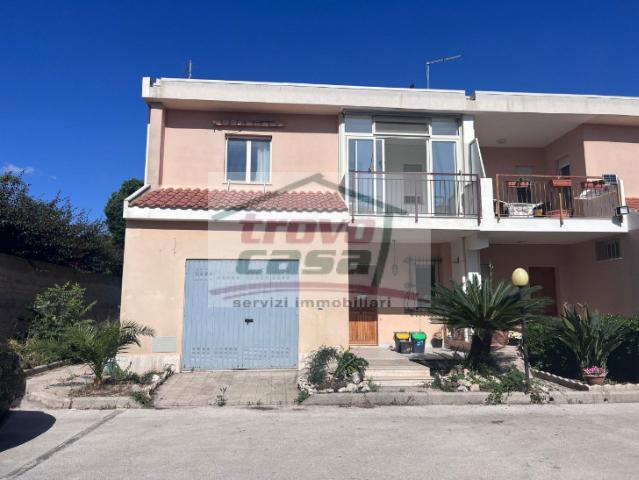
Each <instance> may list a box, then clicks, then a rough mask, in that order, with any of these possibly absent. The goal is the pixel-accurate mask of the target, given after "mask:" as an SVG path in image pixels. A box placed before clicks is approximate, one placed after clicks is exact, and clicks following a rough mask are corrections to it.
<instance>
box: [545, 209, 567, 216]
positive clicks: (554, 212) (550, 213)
mask: <svg viewBox="0 0 639 480" xmlns="http://www.w3.org/2000/svg"><path fill="white" fill-rule="evenodd" d="M546 216H548V217H553V218H559V217H570V216H571V213H570V210H566V209H565V208H564V209H563V210H559V209H557V210H548V212H546Z"/></svg>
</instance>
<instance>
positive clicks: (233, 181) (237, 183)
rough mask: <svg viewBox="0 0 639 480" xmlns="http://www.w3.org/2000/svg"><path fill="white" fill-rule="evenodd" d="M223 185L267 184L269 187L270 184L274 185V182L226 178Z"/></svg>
mask: <svg viewBox="0 0 639 480" xmlns="http://www.w3.org/2000/svg"><path fill="white" fill-rule="evenodd" d="M222 185H265V186H267V187H270V186H272V185H273V183H271V182H266V183H264V182H246V181H244V182H241V181H239V180H231V181H229V180H225V181H223V182H222Z"/></svg>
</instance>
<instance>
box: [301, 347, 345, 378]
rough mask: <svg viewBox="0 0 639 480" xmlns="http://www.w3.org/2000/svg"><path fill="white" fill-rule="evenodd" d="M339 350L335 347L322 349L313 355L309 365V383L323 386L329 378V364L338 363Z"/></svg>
mask: <svg viewBox="0 0 639 480" xmlns="http://www.w3.org/2000/svg"><path fill="white" fill-rule="evenodd" d="M338 355H339V350H338V349H337V348H335V347H320V348H319V349H318V350H317V351H316V352H314V353H312V354H311V356H310V359H309V363H308V381H309V382H310V383H311V384H312V385H323V384H324V383H325V382H326V379H327V378H328V364H329V363H330V362H331V361H336V359H337V356H338Z"/></svg>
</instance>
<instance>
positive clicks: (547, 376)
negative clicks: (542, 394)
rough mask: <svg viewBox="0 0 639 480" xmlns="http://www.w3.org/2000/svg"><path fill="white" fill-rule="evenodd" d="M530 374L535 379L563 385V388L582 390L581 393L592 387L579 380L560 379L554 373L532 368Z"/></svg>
mask: <svg viewBox="0 0 639 480" xmlns="http://www.w3.org/2000/svg"><path fill="white" fill-rule="evenodd" d="M530 373H531V374H532V376H533V377H535V378H541V379H542V380H546V381H547V382H551V383H556V384H558V385H561V386H562V387H566V388H571V389H573V390H581V391H585V392H587V391H589V390H590V387H588V385H587V384H585V383H584V382H580V381H579V380H573V379H572V378H565V377H560V376H559V375H555V374H554V373H548V372H544V371H543V370H537V369H536V368H531V369H530Z"/></svg>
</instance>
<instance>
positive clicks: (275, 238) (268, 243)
mask: <svg viewBox="0 0 639 480" xmlns="http://www.w3.org/2000/svg"><path fill="white" fill-rule="evenodd" d="M262 233H263V232H259V231H258V232H256V233H255V234H254V235H256V236H257V243H252V241H249V239H248V237H247V236H246V235H243V234H242V230H241V227H240V226H239V225H236V226H233V225H224V226H220V225H219V224H210V225H207V224H206V223H187V222H182V223H180V222H171V223H169V222H136V221H129V222H128V223H127V231H126V247H125V252H124V276H123V282H122V312H121V318H122V319H123V320H135V321H136V322H139V323H142V324H144V325H147V326H150V327H153V328H154V329H155V331H156V335H158V336H168V337H176V344H177V351H176V352H174V353H163V354H154V353H153V352H152V341H151V339H149V338H147V339H144V341H143V343H142V346H141V347H140V348H137V347H136V348H133V349H131V350H130V352H129V354H128V355H127V356H126V359H125V361H130V362H132V363H133V368H135V369H137V370H149V369H152V368H162V367H163V366H164V365H165V364H173V365H177V366H180V365H181V359H180V356H181V353H182V326H183V307H184V279H185V265H186V260H187V259H237V258H239V256H240V253H241V252H243V251H245V250H266V253H265V254H263V255H262V254H260V255H256V256H255V257H253V258H263V259H268V258H282V255H281V254H280V255H279V257H278V256H277V254H275V255H274V254H273V251H274V250H291V249H294V250H296V251H298V252H299V253H300V254H301V256H302V261H301V264H302V266H303V265H304V261H305V258H306V254H307V253H308V252H309V251H311V250H330V251H335V252H336V256H338V257H339V258H342V257H341V254H342V252H344V251H346V249H347V241H348V239H347V233H346V229H345V228H344V229H342V231H341V232H337V233H335V234H334V237H333V238H331V239H330V240H326V239H325V238H324V237H322V236H321V235H319V234H316V235H312V236H311V237H312V238H308V239H306V240H308V241H306V240H304V241H303V242H294V241H291V238H290V237H288V238H287V233H286V231H275V232H271V233H272V237H270V238H267V237H264V236H263V235H262ZM318 281H319V282H329V283H332V284H333V285H334V287H333V288H332V289H331V290H330V291H328V292H327V291H325V290H317V291H315V290H312V287H308V288H306V287H303V288H301V290H300V303H301V304H302V305H304V302H305V301H306V300H329V301H332V300H340V301H341V300H342V299H344V298H346V299H348V275H347V274H340V273H337V272H336V271H335V269H333V271H332V272H331V273H329V274H326V275H321V276H318V275H317V274H313V272H305V271H304V270H302V272H301V274H300V282H301V284H304V283H305V282H318ZM299 318H300V325H299V348H300V354H301V356H303V355H305V354H306V353H308V352H310V351H312V350H314V349H316V348H318V347H319V346H321V345H342V346H348V309H347V308H335V307H332V306H331V307H328V308H316V307H310V306H302V307H300V311H299Z"/></svg>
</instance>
